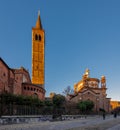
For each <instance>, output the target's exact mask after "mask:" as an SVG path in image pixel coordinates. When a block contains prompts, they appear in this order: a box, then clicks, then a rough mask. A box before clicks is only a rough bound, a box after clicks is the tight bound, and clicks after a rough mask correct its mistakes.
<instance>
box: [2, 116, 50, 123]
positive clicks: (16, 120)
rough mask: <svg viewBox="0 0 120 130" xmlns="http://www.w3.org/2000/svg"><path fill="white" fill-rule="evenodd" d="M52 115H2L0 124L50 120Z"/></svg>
mask: <svg viewBox="0 0 120 130" xmlns="http://www.w3.org/2000/svg"><path fill="white" fill-rule="evenodd" d="M50 120H52V115H39V116H2V117H1V118H0V125H4V124H19V123H30V122H40V121H50Z"/></svg>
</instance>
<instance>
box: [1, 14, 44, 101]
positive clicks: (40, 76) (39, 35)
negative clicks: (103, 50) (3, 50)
mask: <svg viewBox="0 0 120 130" xmlns="http://www.w3.org/2000/svg"><path fill="white" fill-rule="evenodd" d="M45 92H46V91H45V89H44V30H43V29H42V25H41V20H40V14H39V15H38V19H37V22H36V26H35V27H34V28H32V81H31V78H30V75H29V72H28V71H27V70H26V69H25V68H24V67H20V68H18V69H12V68H10V67H9V66H8V65H7V64H6V63H5V61H4V60H3V59H2V58H0V93H11V94H15V95H25V96H33V97H38V98H39V99H41V100H44V99H45Z"/></svg>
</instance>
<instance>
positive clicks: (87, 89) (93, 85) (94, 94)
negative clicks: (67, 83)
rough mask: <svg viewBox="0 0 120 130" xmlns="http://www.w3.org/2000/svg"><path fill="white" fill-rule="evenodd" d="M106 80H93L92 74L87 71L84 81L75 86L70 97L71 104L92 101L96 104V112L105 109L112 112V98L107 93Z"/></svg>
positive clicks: (103, 77)
mask: <svg viewBox="0 0 120 130" xmlns="http://www.w3.org/2000/svg"><path fill="white" fill-rule="evenodd" d="M106 90H107V87H106V78H105V76H102V77H101V79H97V78H91V77H90V72H89V70H88V69H86V71H85V73H84V74H83V77H82V79H81V80H80V81H79V82H77V83H76V84H75V85H74V94H73V95H70V96H69V98H68V99H69V101H70V102H75V103H78V102H80V101H85V100H90V101H93V102H94V111H96V112H98V111H99V109H104V110H105V111H106V112H110V111H111V105H110V98H107V93H106Z"/></svg>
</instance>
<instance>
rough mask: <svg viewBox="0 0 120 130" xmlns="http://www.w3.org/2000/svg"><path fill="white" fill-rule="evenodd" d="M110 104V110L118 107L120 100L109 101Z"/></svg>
mask: <svg viewBox="0 0 120 130" xmlns="http://www.w3.org/2000/svg"><path fill="white" fill-rule="evenodd" d="M110 105H111V107H112V110H114V109H115V108H117V107H120V101H110Z"/></svg>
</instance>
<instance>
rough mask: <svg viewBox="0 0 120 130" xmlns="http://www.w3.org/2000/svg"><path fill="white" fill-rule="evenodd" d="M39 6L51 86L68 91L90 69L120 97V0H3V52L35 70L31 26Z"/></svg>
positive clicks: (0, 40) (0, 1)
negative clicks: (104, 77) (105, 80)
mask: <svg viewBox="0 0 120 130" xmlns="http://www.w3.org/2000/svg"><path fill="white" fill-rule="evenodd" d="M38 10H40V16H41V21H42V25H43V28H44V30H45V41H46V43H45V44H46V45H45V47H46V49H45V58H46V59H45V86H46V87H45V89H46V91H47V92H46V96H48V95H49V93H50V92H56V93H62V91H63V90H64V89H65V88H66V87H67V86H71V87H73V85H74V83H76V82H78V81H79V80H80V79H81V77H82V75H83V73H84V71H85V69H86V68H89V69H90V76H91V77H95V78H100V77H101V76H102V75H105V76H106V79H107V88H108V90H107V94H108V96H107V97H110V98H112V100H120V95H119V92H120V1H119V0H34V1H32V0H31V1H30V0H11V1H10V0H0V57H2V58H3V59H4V61H5V62H6V63H7V64H8V65H9V67H11V68H19V67H21V66H24V67H25V68H26V69H28V70H29V72H30V74H31V31H32V30H31V29H32V27H34V26H35V24H36V20H37V16H38Z"/></svg>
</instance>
